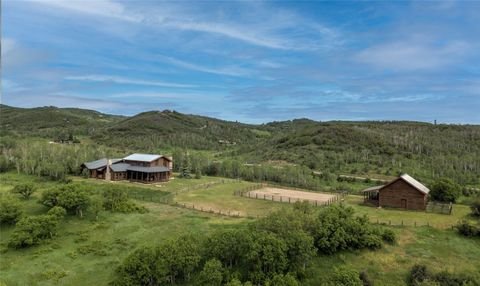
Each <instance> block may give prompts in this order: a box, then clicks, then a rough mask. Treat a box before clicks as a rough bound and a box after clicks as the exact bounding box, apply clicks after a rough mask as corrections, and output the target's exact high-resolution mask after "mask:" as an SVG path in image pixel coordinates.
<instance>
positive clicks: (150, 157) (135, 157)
mask: <svg viewBox="0 0 480 286" xmlns="http://www.w3.org/2000/svg"><path fill="white" fill-rule="evenodd" d="M161 157H163V156H162V155H155V154H140V153H135V154H132V155H129V156H127V157H125V158H123V160H130V161H141V162H152V161H155V160H157V159H158V158H161Z"/></svg>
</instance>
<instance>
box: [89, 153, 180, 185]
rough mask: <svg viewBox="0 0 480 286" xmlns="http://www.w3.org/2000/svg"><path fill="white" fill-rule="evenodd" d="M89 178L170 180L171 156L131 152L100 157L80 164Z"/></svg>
mask: <svg viewBox="0 0 480 286" xmlns="http://www.w3.org/2000/svg"><path fill="white" fill-rule="evenodd" d="M81 167H82V169H87V170H88V172H89V176H90V178H97V179H104V180H112V181H119V180H129V181H134V182H142V183H156V182H165V181H168V180H170V176H171V175H172V168H173V161H172V157H166V156H162V155H152V154H132V155H129V156H127V157H125V158H123V159H106V158H103V159H100V160H96V161H92V162H86V163H83V164H82V166H81Z"/></svg>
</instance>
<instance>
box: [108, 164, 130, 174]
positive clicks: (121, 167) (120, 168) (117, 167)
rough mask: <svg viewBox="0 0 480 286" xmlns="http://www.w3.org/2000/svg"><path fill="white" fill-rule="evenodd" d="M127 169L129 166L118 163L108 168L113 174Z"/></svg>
mask: <svg viewBox="0 0 480 286" xmlns="http://www.w3.org/2000/svg"><path fill="white" fill-rule="evenodd" d="M128 167H130V164H127V163H118V164H113V165H112V166H110V168H112V171H114V172H126V171H127V169H128Z"/></svg>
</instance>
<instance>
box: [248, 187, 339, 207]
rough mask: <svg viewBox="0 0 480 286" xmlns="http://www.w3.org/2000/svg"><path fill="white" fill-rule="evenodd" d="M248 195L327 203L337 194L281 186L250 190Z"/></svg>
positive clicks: (281, 200)
mask: <svg viewBox="0 0 480 286" xmlns="http://www.w3.org/2000/svg"><path fill="white" fill-rule="evenodd" d="M247 196H248V197H250V198H256V199H262V200H270V201H276V202H290V203H294V202H296V201H305V200H306V201H310V202H318V203H325V202H328V201H329V200H333V199H335V197H336V195H334V194H326V193H314V192H302V191H296V190H290V189H280V188H271V187H267V188H262V189H259V190H254V191H250V192H248V193H247Z"/></svg>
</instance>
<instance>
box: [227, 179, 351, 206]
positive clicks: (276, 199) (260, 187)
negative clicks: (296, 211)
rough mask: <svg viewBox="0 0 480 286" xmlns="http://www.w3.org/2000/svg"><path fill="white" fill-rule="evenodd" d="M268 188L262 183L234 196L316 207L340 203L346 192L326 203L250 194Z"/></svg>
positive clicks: (323, 201) (240, 191)
mask: <svg viewBox="0 0 480 286" xmlns="http://www.w3.org/2000/svg"><path fill="white" fill-rule="evenodd" d="M268 186H271V185H270V184H268V185H267V184H264V183H261V184H255V185H253V186H248V187H245V188H243V189H240V190H236V191H234V195H235V196H240V197H245V198H250V199H257V200H266V201H272V202H280V203H295V202H303V201H307V202H309V203H310V204H311V205H313V206H316V207H320V206H329V205H331V204H333V203H337V202H339V201H342V200H343V199H344V198H345V197H346V196H347V193H346V192H342V193H337V194H336V195H335V196H333V197H331V198H329V199H328V200H326V201H325V200H321V201H320V200H311V199H301V198H292V197H289V196H276V195H267V194H263V195H259V194H252V193H251V192H252V191H255V190H258V189H262V188H264V187H268ZM274 186H275V187H276V188H279V187H281V186H278V185H274ZM283 188H286V187H284V186H283ZM288 189H290V190H291V189H293V188H290V187H288ZM296 190H298V191H303V192H308V191H307V190H304V189H298V188H297V189H296ZM312 193H314V192H312Z"/></svg>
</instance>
